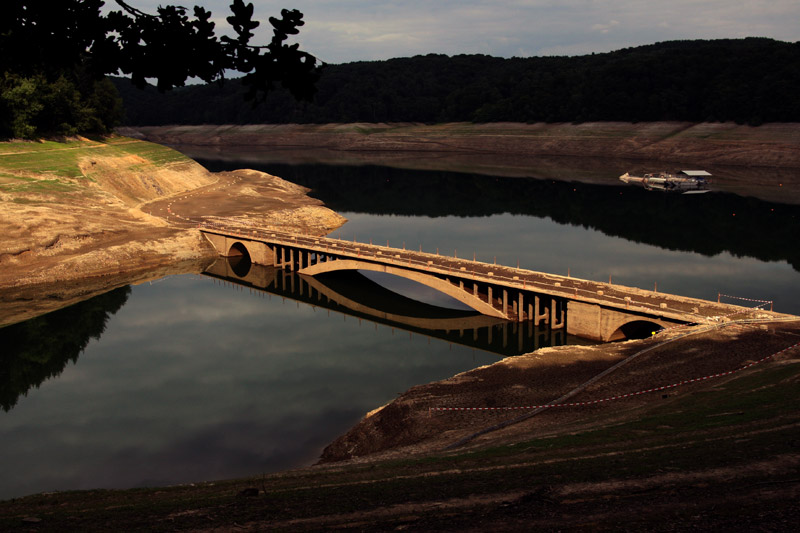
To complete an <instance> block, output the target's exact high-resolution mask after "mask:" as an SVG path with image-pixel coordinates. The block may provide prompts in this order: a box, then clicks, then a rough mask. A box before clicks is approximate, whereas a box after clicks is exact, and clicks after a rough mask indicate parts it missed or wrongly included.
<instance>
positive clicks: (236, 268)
mask: <svg viewBox="0 0 800 533" xmlns="http://www.w3.org/2000/svg"><path fill="white" fill-rule="evenodd" d="M227 257H228V264H230V266H231V270H233V273H234V274H236V275H237V276H239V277H240V278H243V277H245V276H247V274H249V273H250V267H251V266H252V264H253V262H252V260H251V259H250V252H248V251H247V248H246V247H245V245H244V244H242V243H240V242H235V243H233V245H232V246H231V247H230V249H229V250H228V256H227Z"/></svg>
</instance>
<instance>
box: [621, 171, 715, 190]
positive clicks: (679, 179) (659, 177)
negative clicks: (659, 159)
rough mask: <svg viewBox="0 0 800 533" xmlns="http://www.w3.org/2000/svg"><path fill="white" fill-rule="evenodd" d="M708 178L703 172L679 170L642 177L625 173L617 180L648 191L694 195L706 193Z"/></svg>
mask: <svg viewBox="0 0 800 533" xmlns="http://www.w3.org/2000/svg"><path fill="white" fill-rule="evenodd" d="M710 177H711V174H710V173H709V172H706V171H705V170H681V171H679V172H676V173H671V172H653V173H648V174H644V175H643V176H633V175H631V174H630V173H628V172H626V173H625V174H623V175H622V176H620V177H619V179H620V180H621V181H623V182H624V183H635V184H639V185H642V186H643V187H644V188H645V189H648V190H656V191H675V192H681V193H684V194H696V193H703V192H708V183H709V178H710Z"/></svg>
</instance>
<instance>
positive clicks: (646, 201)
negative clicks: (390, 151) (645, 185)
mask: <svg viewBox="0 0 800 533" xmlns="http://www.w3.org/2000/svg"><path fill="white" fill-rule="evenodd" d="M205 164H207V166H209V167H214V166H215V165H214V164H213V163H209V162H206V163H205ZM222 165H230V163H223V164H222ZM256 168H258V167H257V166H256ZM264 170H266V171H267V172H270V173H271V174H275V175H277V176H281V177H283V178H284V179H287V180H290V181H292V182H294V183H298V184H300V185H303V186H306V187H309V188H311V189H312V191H313V192H312V195H313V196H315V197H317V198H320V199H321V200H322V201H324V202H325V204H326V205H327V206H328V207H330V208H331V209H334V210H336V211H350V212H355V213H369V214H379V215H418V216H430V217H436V216H488V215H493V214H499V213H510V214H515V215H531V216H535V217H540V218H550V219H552V220H554V221H555V222H558V223H561V224H571V225H576V226H583V227H586V228H592V229H596V230H598V231H601V232H603V233H605V234H606V235H611V236H616V237H622V238H624V239H627V240H629V241H634V242H641V243H646V244H651V245H655V246H659V247H661V248H666V249H669V250H682V251H691V252H696V253H700V254H703V255H707V256H713V255H716V254H719V253H721V252H729V253H731V254H732V255H735V256H747V257H754V258H757V259H760V260H762V261H788V262H789V263H790V264H791V265H792V266H793V267H794V269H795V270H798V271H800V248H798V247H797V246H795V245H794V243H795V241H796V239H797V235H800V206H797V205H790V204H780V203H774V202H767V201H764V200H759V199H756V198H750V197H742V196H737V195H735V194H730V193H722V192H710V193H707V194H700V195H680V194H677V195H676V194H667V193H660V192H656V191H646V190H644V189H640V188H637V187H633V186H626V185H619V186H613V185H594V184H587V183H577V182H565V181H555V180H542V179H529V178H501V177H491V176H484V175H477V174H466V173H457V172H434V171H418V170H404V169H396V168H390V167H379V166H361V167H355V166H338V167H337V166H323V165H281V164H271V165H269V167H268V168H264ZM410 199H413V201H411V200H410Z"/></svg>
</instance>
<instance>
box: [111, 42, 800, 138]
mask: <svg viewBox="0 0 800 533" xmlns="http://www.w3.org/2000/svg"><path fill="white" fill-rule="evenodd" d="M115 83H116V85H117V87H118V88H119V90H120V93H121V94H122V97H123V100H124V104H125V109H126V112H127V117H126V121H125V123H126V124H127V125H162V124H267V123H276V124H281V123H342V122H423V123H436V122H501V121H512V122H588V121H631V122H637V121H659V120H679V121H692V122H702V121H735V122H738V123H749V124H753V125H757V124H761V123H763V122H800V90H798V88H799V87H800V42H796V43H787V42H781V41H775V40H771V39H764V38H747V39H736V40H729V39H725V40H713V41H672V42H664V43H658V44H653V45H648V46H640V47H636V48H626V49H623V50H618V51H615V52H610V53H604V54H592V55H585V56H575V57H532V58H511V59H503V58H496V57H490V56H485V55H459V56H453V57H449V56H445V55H427V56H416V57H411V58H401V59H391V60H388V61H371V62H356V63H346V64H341V65H328V66H327V67H326V68H325V69H324V71H323V74H322V78H321V79H320V81H319V84H318V92H317V95H316V98H315V100H314V102H313V103H311V104H308V103H305V104H303V103H295V101H294V100H293V99H292V98H291V97H290V96H289V95H288V93H286V92H284V91H282V90H279V91H275V92H274V93H272V94H270V95H269V96H268V97H267V100H266V102H264V103H263V104H261V105H259V106H257V107H253V106H252V104H251V103H249V102H245V101H244V100H243V98H242V95H243V93H244V92H245V90H244V89H243V88H242V87H241V85H240V84H239V83H238V82H236V81H228V82H227V83H225V84H224V85H223V86H222V87H220V86H218V85H206V86H190V87H184V88H180V89H177V90H175V91H172V92H170V93H166V94H159V93H158V92H157V91H156V90H155V89H154V88H148V89H147V90H145V91H139V90H137V89H135V88H133V87H132V86H131V85H130V83H129V82H128V81H127V80H124V79H116V80H115Z"/></svg>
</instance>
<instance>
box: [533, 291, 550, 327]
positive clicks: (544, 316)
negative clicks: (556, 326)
mask: <svg viewBox="0 0 800 533" xmlns="http://www.w3.org/2000/svg"><path fill="white" fill-rule="evenodd" d="M540 309H542V307H541V305H540V302H539V297H538V296H534V297H533V325H534V326H538V325H539V323H540V322H541V321H544V323H545V324H549V323H550V310H549V309H548V308H547V307H545V308H544V311H543V312H541V313H540V312H539V310H540Z"/></svg>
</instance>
